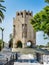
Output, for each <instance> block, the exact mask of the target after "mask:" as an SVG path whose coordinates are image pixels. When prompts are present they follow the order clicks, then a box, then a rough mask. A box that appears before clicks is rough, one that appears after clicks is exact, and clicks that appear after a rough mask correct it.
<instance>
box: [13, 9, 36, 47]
mask: <svg viewBox="0 0 49 65" xmlns="http://www.w3.org/2000/svg"><path fill="white" fill-rule="evenodd" d="M31 18H32V12H30V11H26V10H24V11H20V12H17V13H16V17H15V18H13V48H16V47H17V42H18V41H21V42H22V46H23V48H24V47H26V44H27V42H31V43H32V45H33V46H34V45H35V44H36V33H35V31H34V30H33V27H32V25H31V23H30V19H31Z"/></svg>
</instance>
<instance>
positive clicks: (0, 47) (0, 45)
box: [0, 39, 4, 51]
mask: <svg viewBox="0 0 49 65" xmlns="http://www.w3.org/2000/svg"><path fill="white" fill-rule="evenodd" d="M2 42H4V41H2V40H1V39H0V51H1V49H2Z"/></svg>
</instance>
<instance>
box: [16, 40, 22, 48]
mask: <svg viewBox="0 0 49 65" xmlns="http://www.w3.org/2000/svg"><path fill="white" fill-rule="evenodd" d="M17 48H22V42H21V41H20V40H19V41H17Z"/></svg>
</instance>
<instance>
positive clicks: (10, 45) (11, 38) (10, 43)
mask: <svg viewBox="0 0 49 65" xmlns="http://www.w3.org/2000/svg"><path fill="white" fill-rule="evenodd" d="M12 46H13V36H12V34H10V40H9V48H12Z"/></svg>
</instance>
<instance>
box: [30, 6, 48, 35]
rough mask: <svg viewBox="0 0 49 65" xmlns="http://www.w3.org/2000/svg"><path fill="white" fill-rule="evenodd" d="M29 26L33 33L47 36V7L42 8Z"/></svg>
mask: <svg viewBox="0 0 49 65" xmlns="http://www.w3.org/2000/svg"><path fill="white" fill-rule="evenodd" d="M31 24H32V26H33V28H34V30H35V31H41V30H42V31H44V33H46V34H47V35H48V36H49V6H46V7H45V8H43V10H42V11H40V12H39V13H37V14H36V15H35V16H34V17H33V18H32V19H31Z"/></svg>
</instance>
